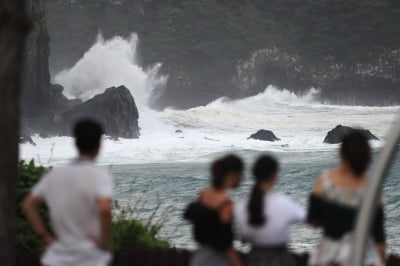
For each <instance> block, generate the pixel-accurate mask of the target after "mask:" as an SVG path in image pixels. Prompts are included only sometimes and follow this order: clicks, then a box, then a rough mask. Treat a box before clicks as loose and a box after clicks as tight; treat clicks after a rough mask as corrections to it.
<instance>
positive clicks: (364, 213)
mask: <svg viewBox="0 0 400 266" xmlns="http://www.w3.org/2000/svg"><path fill="white" fill-rule="evenodd" d="M399 140H400V117H399V118H398V121H397V124H396V125H395V126H394V127H393V129H392V130H391V132H390V135H389V138H388V140H387V142H386V145H385V147H384V148H383V150H382V151H381V153H380V155H379V157H378V160H377V161H376V163H375V164H374V166H373V168H372V170H371V173H370V175H369V180H368V184H367V187H366V193H365V194H366V196H365V199H364V201H363V203H362V206H361V209H360V211H359V214H358V218H357V224H356V229H355V239H354V244H353V253H352V254H353V257H352V263H351V264H350V265H352V266H362V265H364V264H363V263H364V256H365V249H366V245H367V240H368V237H369V235H370V234H369V232H370V229H371V223H372V217H373V216H374V214H375V210H376V208H375V206H376V203H377V201H378V199H379V197H380V194H381V188H382V183H383V181H384V179H385V175H386V172H387V170H388V168H389V165H390V162H391V161H392V158H393V155H394V154H395V152H396V150H397V146H398V142H399Z"/></svg>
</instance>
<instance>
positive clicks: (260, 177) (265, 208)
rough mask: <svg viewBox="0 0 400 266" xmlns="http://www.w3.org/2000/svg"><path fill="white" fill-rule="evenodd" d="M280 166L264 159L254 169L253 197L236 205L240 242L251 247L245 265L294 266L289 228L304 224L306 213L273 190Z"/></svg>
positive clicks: (264, 157) (268, 158)
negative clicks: (296, 224) (290, 249)
mask: <svg viewBox="0 0 400 266" xmlns="http://www.w3.org/2000/svg"><path fill="white" fill-rule="evenodd" d="M277 173H278V162H277V161H276V160H275V159H274V158H272V157H271V156H267V155H263V156H261V157H260V158H259V159H258V160H257V162H256V163H255V165H254V167H253V175H254V178H255V184H254V187H253V190H252V193H251V195H250V197H246V198H243V199H242V200H240V201H239V202H238V203H237V204H236V205H235V209H234V211H235V224H236V227H237V231H238V233H239V236H240V239H241V240H242V241H244V242H247V243H249V244H251V247H252V248H251V251H250V253H249V254H248V256H247V259H246V265H248V266H264V265H280V266H283V265H294V262H293V258H292V256H291V255H290V253H289V252H288V249H287V243H288V242H289V238H290V236H289V235H290V230H289V229H290V226H291V225H292V224H294V223H300V222H303V221H304V220H305V215H306V214H305V210H304V209H303V208H302V207H301V206H300V205H298V204H297V203H296V202H294V201H293V200H292V199H291V198H289V197H288V196H286V195H283V194H281V193H277V192H273V191H272V189H273V187H274V186H275V183H276V181H277Z"/></svg>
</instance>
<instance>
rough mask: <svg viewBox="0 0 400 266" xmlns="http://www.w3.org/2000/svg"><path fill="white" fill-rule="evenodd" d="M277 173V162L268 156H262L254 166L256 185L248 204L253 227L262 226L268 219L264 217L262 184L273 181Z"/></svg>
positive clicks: (250, 222)
mask: <svg viewBox="0 0 400 266" xmlns="http://www.w3.org/2000/svg"><path fill="white" fill-rule="evenodd" d="M277 172H278V162H277V160H276V159H275V158H273V157H271V156H268V155H262V156H261V157H260V158H258V160H257V161H256V163H255V164H254V166H253V176H254V178H255V181H256V183H255V184H254V186H253V190H252V192H251V196H250V200H249V204H248V212H249V224H250V225H252V226H261V225H263V224H264V223H265V222H266V221H267V217H265V215H264V200H263V191H262V190H261V183H262V182H263V181H269V180H271V179H272V178H273V177H274V176H275V175H276V173H277Z"/></svg>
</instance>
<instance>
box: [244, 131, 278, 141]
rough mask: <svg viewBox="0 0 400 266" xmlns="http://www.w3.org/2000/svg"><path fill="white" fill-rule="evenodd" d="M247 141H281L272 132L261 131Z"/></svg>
mask: <svg viewBox="0 0 400 266" xmlns="http://www.w3.org/2000/svg"><path fill="white" fill-rule="evenodd" d="M247 139H257V140H263V141H278V140H281V139H280V138H278V137H277V136H275V134H274V133H273V132H272V131H270V130H265V129H261V130H259V131H257V132H256V133H254V134H252V135H250V137H248V138H247Z"/></svg>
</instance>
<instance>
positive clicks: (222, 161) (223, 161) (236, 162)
mask: <svg viewBox="0 0 400 266" xmlns="http://www.w3.org/2000/svg"><path fill="white" fill-rule="evenodd" d="M232 172H243V161H242V159H240V158H239V157H238V156H236V155H233V154H229V155H226V156H224V157H222V158H219V159H217V160H216V161H214V162H213V163H212V165H211V175H212V179H211V183H212V185H213V187H214V188H216V189H221V188H222V186H223V185H224V182H225V179H226V177H227V176H228V174H229V173H232Z"/></svg>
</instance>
